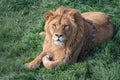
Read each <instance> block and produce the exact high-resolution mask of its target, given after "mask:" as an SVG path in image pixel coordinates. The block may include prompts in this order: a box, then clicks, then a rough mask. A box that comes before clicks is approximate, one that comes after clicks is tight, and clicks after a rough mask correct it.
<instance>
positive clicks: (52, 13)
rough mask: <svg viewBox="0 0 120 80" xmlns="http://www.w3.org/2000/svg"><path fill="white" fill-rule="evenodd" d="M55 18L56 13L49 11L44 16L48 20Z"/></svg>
mask: <svg viewBox="0 0 120 80" xmlns="http://www.w3.org/2000/svg"><path fill="white" fill-rule="evenodd" d="M53 16H54V12H53V11H49V12H46V13H45V14H44V17H45V19H46V20H48V19H49V18H50V17H53Z"/></svg>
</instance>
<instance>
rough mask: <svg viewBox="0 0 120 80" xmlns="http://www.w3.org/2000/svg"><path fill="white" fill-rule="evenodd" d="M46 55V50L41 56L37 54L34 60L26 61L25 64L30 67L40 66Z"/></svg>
mask: <svg viewBox="0 0 120 80" xmlns="http://www.w3.org/2000/svg"><path fill="white" fill-rule="evenodd" d="M45 55H46V53H45V52H42V53H41V54H40V55H39V56H37V57H36V58H35V59H34V60H33V61H31V62H29V63H26V64H25V66H26V67H27V68H29V69H36V68H39V66H40V64H41V62H42V58H43V57H44V56H45Z"/></svg>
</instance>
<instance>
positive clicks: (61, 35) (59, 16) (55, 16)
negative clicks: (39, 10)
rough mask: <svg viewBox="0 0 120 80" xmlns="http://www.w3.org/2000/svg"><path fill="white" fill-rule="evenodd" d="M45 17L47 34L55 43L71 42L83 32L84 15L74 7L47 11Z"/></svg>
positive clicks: (60, 44) (64, 43)
mask: <svg viewBox="0 0 120 80" xmlns="http://www.w3.org/2000/svg"><path fill="white" fill-rule="evenodd" d="M45 19H46V24H45V31H46V34H47V35H49V37H50V38H51V41H52V42H53V43H54V44H55V45H58V46H63V45H66V44H67V43H71V42H73V40H74V39H75V38H76V37H77V35H78V34H79V32H81V33H83V17H82V16H81V14H80V13H79V12H78V11H76V10H74V9H69V8H65V7H60V8H58V9H57V10H56V11H55V12H53V11H49V12H47V13H45ZM79 36H80V34H79ZM81 36H82V34H81Z"/></svg>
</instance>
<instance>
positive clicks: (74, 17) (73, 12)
mask: <svg viewBox="0 0 120 80" xmlns="http://www.w3.org/2000/svg"><path fill="white" fill-rule="evenodd" d="M68 17H69V18H71V19H72V20H74V21H78V20H80V19H82V16H81V14H80V13H79V12H78V11H76V10H71V11H70V12H69V13H68Z"/></svg>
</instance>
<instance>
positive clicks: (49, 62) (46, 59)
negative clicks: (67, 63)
mask: <svg viewBox="0 0 120 80" xmlns="http://www.w3.org/2000/svg"><path fill="white" fill-rule="evenodd" d="M42 62H43V65H44V66H45V67H46V68H47V69H52V68H54V67H56V66H57V65H59V64H61V63H63V62H64V60H63V59H58V60H52V59H51V57H50V56H49V55H46V56H44V57H43V58H42Z"/></svg>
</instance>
